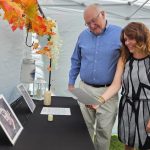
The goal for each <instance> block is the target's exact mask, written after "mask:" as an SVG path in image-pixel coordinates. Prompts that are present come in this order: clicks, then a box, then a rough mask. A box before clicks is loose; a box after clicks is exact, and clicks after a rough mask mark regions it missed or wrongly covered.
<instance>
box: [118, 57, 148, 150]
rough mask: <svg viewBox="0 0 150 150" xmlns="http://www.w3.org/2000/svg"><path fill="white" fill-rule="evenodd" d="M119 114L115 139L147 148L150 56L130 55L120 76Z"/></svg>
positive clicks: (132, 145)
mask: <svg viewBox="0 0 150 150" xmlns="http://www.w3.org/2000/svg"><path fill="white" fill-rule="evenodd" d="M121 95H122V96H121V99H120V104H119V115H118V138H119V140H120V141H121V142H123V143H124V144H126V145H128V146H131V147H136V148H140V149H149V148H150V134H149V136H148V133H147V132H146V125H147V123H148V120H149V119H150V56H147V57H145V58H143V59H135V58H133V57H130V58H129V60H128V61H127V62H126V65H125V70H124V73H123V76H122V91H121Z"/></svg>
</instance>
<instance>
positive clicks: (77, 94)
mask: <svg viewBox="0 0 150 150" xmlns="http://www.w3.org/2000/svg"><path fill="white" fill-rule="evenodd" d="M70 92H71V93H72V94H73V98H74V99H76V100H78V101H79V102H81V103H83V104H85V105H99V104H101V103H100V102H99V101H98V100H97V98H96V97H95V98H93V97H92V96H91V95H89V94H87V93H86V92H84V91H83V90H82V89H80V88H74V89H73V90H72V91H70Z"/></svg>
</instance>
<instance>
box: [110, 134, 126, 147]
mask: <svg viewBox="0 0 150 150" xmlns="http://www.w3.org/2000/svg"><path fill="white" fill-rule="evenodd" d="M109 150H124V145H123V144H122V143H121V142H120V141H119V140H118V137H117V135H112V136H111V143H110V149H109Z"/></svg>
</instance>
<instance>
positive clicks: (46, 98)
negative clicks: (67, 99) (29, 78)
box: [44, 91, 51, 106]
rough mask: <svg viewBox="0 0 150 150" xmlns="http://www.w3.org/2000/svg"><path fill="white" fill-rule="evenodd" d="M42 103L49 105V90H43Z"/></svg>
mask: <svg viewBox="0 0 150 150" xmlns="http://www.w3.org/2000/svg"><path fill="white" fill-rule="evenodd" d="M44 105H45V106H49V105H51V92H50V91H45V93H44Z"/></svg>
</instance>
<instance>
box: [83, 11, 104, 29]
mask: <svg viewBox="0 0 150 150" xmlns="http://www.w3.org/2000/svg"><path fill="white" fill-rule="evenodd" d="M101 12H102V11H100V12H99V13H98V14H97V16H96V17H94V18H92V19H91V21H89V22H86V23H85V26H90V25H91V23H96V21H97V19H98V17H99V15H100V13H101Z"/></svg>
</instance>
